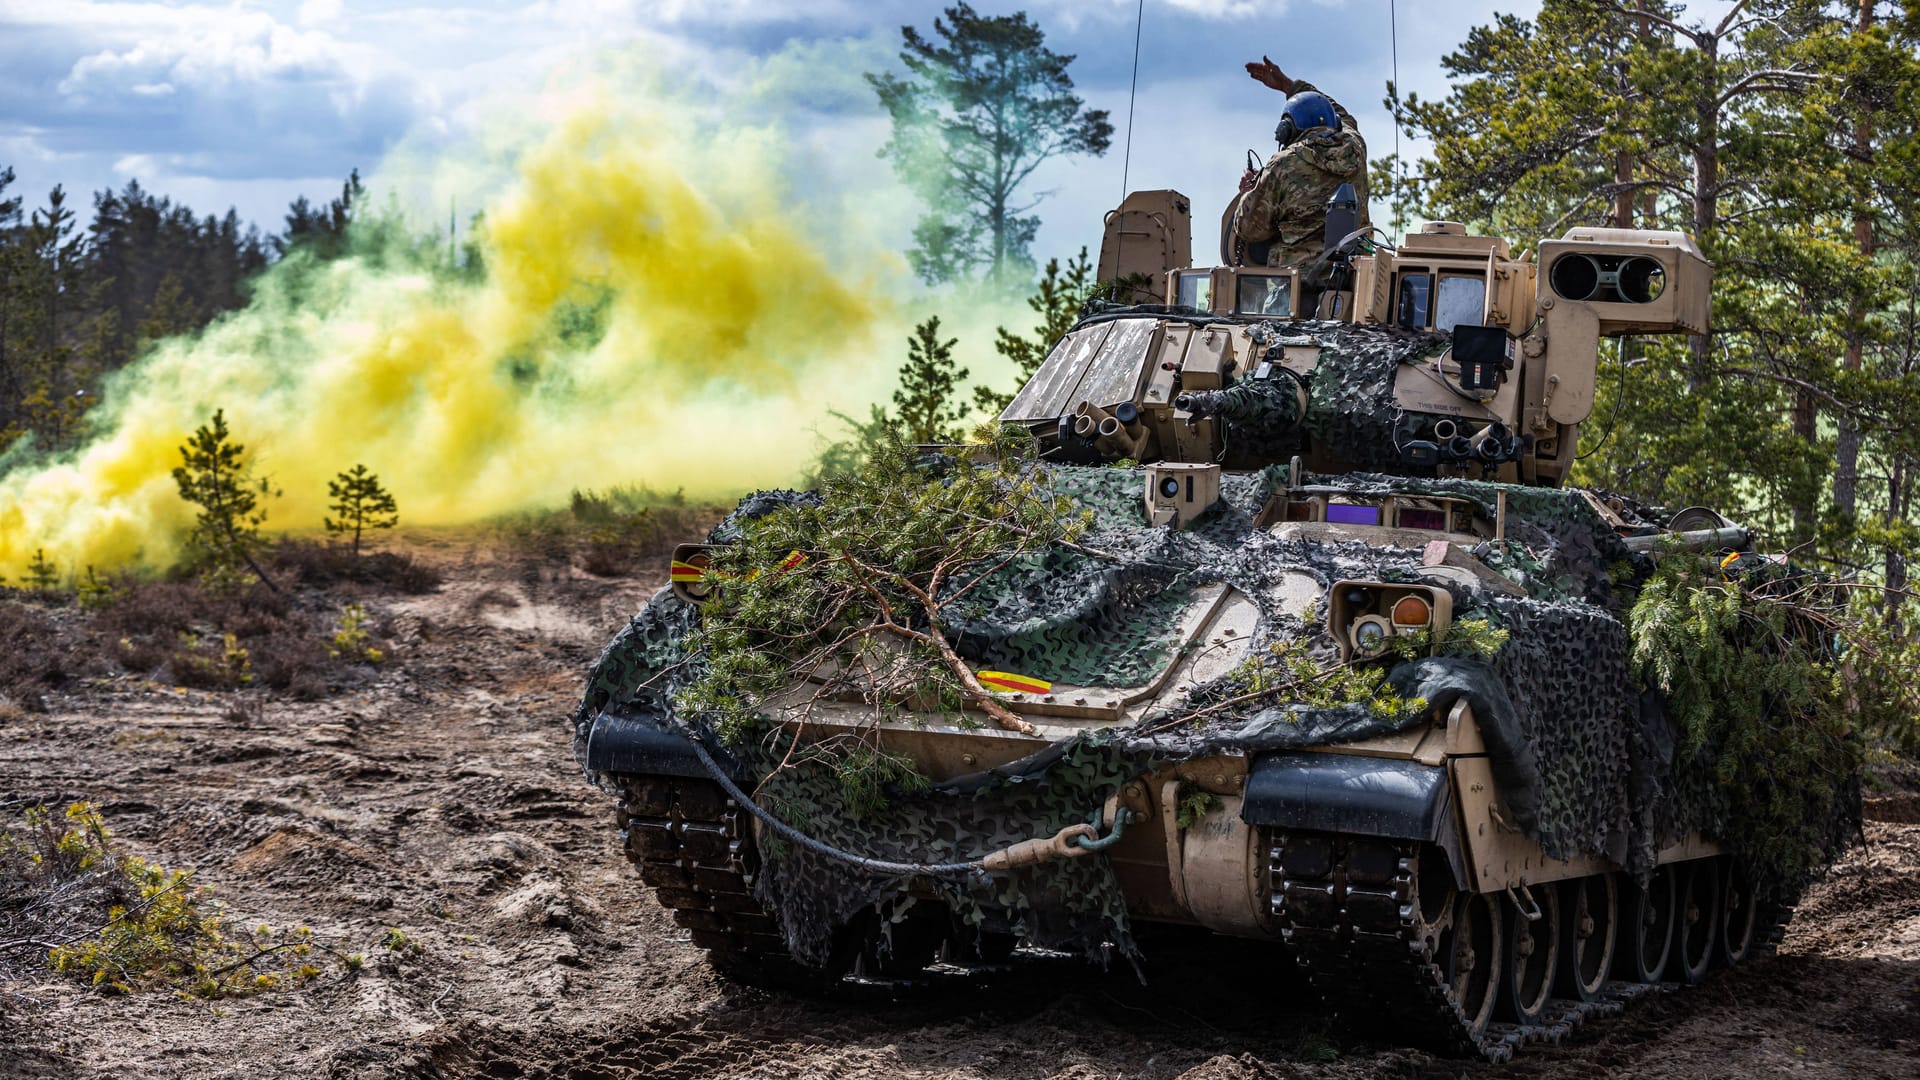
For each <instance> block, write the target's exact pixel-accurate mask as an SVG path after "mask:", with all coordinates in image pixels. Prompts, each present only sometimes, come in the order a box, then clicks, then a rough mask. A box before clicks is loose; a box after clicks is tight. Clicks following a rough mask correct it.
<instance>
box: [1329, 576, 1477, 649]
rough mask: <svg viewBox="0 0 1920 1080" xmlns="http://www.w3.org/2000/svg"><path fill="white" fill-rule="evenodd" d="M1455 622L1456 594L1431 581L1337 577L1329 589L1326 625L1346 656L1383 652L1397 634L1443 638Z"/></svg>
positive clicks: (1391, 643)
mask: <svg viewBox="0 0 1920 1080" xmlns="http://www.w3.org/2000/svg"><path fill="white" fill-rule="evenodd" d="M1452 622H1453V594H1451V593H1449V592H1447V590H1445V589H1442V588H1437V587H1435V586H1432V585H1408V584H1405V583H1402V582H1388V581H1336V582H1334V584H1333V588H1332V589H1331V590H1330V591H1329V603H1328V604H1327V630H1328V631H1329V632H1330V633H1332V634H1333V640H1334V641H1336V642H1338V643H1339V645H1340V655H1341V658H1342V659H1345V660H1372V659H1375V658H1377V657H1380V656H1384V655H1386V654H1387V652H1388V651H1389V650H1391V649H1392V648H1393V644H1394V639H1395V638H1398V637H1404V636H1408V635H1412V634H1421V633H1424V634H1427V635H1429V636H1430V637H1433V638H1439V637H1441V636H1442V635H1444V634H1445V633H1446V630H1447V627H1448V626H1450V625H1451V624H1452Z"/></svg>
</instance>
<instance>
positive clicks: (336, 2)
mask: <svg viewBox="0 0 1920 1080" xmlns="http://www.w3.org/2000/svg"><path fill="white" fill-rule="evenodd" d="M340 14H341V4H340V0H302V3H301V4H300V14H299V15H298V16H296V18H297V19H298V20H299V22H300V25H301V26H321V25H324V24H326V23H331V22H337V21H338V20H339V18H340Z"/></svg>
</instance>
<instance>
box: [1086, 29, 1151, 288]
mask: <svg viewBox="0 0 1920 1080" xmlns="http://www.w3.org/2000/svg"><path fill="white" fill-rule="evenodd" d="M1146 13H1147V0H1140V5H1139V6H1138V7H1136V8H1135V9H1134V12H1133V81H1132V82H1130V83H1128V84H1127V148H1126V149H1125V150H1124V151H1122V152H1121V154H1120V202H1121V205H1125V204H1126V201H1127V169H1128V168H1129V167H1130V166H1131V165H1132V164H1133V97H1134V94H1135V93H1136V92H1137V91H1138V90H1139V89H1140V25H1141V22H1142V21H1143V19H1144V18H1145V16H1146ZM1126 246H1127V228H1126V225H1125V223H1124V222H1123V223H1122V224H1121V226H1120V235H1119V236H1117V237H1115V238H1114V241H1113V280H1114V283H1115V285H1114V290H1113V292H1114V295H1113V299H1114V300H1115V301H1118V300H1119V299H1120V289H1119V281H1120V252H1121V251H1122V249H1124V248H1125V247H1126ZM1098 273H1099V272H1098V271H1097V270H1096V271H1095V276H1096V277H1097V276H1098ZM1096 284H1097V282H1096Z"/></svg>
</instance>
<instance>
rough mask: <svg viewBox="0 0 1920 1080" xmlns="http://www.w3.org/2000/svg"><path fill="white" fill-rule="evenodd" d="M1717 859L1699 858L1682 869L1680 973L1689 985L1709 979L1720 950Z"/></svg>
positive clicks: (1678, 917) (1678, 920) (1679, 892)
mask: <svg viewBox="0 0 1920 1080" xmlns="http://www.w3.org/2000/svg"><path fill="white" fill-rule="evenodd" d="M1717 862H1718V860H1716V859H1695V860H1693V861H1692V862H1689V863H1686V864H1685V865H1683V866H1682V867H1681V868H1680V872H1679V875H1678V880H1679V881H1680V888H1679V889H1678V890H1677V895H1678V897H1679V904H1678V911H1677V913H1676V917H1675V919H1674V929H1675V931H1676V932H1677V934H1678V937H1679V942H1678V948H1677V949H1676V950H1675V951H1676V954H1677V955H1676V959H1678V960H1679V962H1680V970H1679V972H1678V974H1679V975H1680V977H1681V978H1683V979H1685V980H1686V981H1687V982H1689V983H1698V982H1702V981H1704V980H1705V979H1706V977H1707V975H1708V973H1709V972H1711V971H1712V970H1713V960H1714V956H1715V954H1716V952H1717V951H1718V950H1719V948H1720V941H1719V939H1720V871H1719V867H1718V866H1717V865H1716V863H1717Z"/></svg>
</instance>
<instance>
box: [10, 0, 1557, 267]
mask: <svg viewBox="0 0 1920 1080" xmlns="http://www.w3.org/2000/svg"><path fill="white" fill-rule="evenodd" d="M941 6H942V5H941V4H940V3H937V2H907V0H467V2H461V3H433V2H428V0H223V2H199V0H163V2H147V3H135V2H126V0H118V2H105V0H0V73H4V74H3V75H0V167H6V166H8V165H11V166H12V167H13V168H14V169H15V171H16V172H17V173H18V175H19V189H20V190H22V191H24V193H26V194H27V195H29V197H30V200H32V201H38V200H39V199H40V197H41V196H42V195H44V192H45V190H46V189H47V188H48V187H50V186H51V185H53V184H54V183H64V184H65V185H66V186H67V187H68V189H69V190H70V191H71V192H75V193H82V192H85V193H91V192H93V191H95V190H98V189H100V188H103V187H109V186H112V187H119V186H121V185H123V184H125V183H126V181H128V180H130V179H138V180H139V181H140V183H141V184H143V185H145V186H147V187H148V188H150V189H151V190H155V191H158V192H161V193H163V194H167V195H170V196H173V197H174V198H176V199H180V200H183V201H185V202H186V203H188V204H189V205H191V206H193V207H194V208H195V209H196V210H198V211H200V212H201V213H207V212H219V211H224V210H225V208H226V207H228V206H235V207H237V208H238V209H239V211H240V214H241V215H242V216H243V217H245V218H247V219H250V220H253V221H255V222H258V223H259V224H261V225H262V227H263V228H268V229H274V228H278V227H279V225H280V222H281V216H282V214H283V213H284V210H285V206H286V204H287V202H289V201H290V200H291V199H292V198H293V197H294V196H295V195H298V194H302V193H305V194H307V195H309V196H313V197H316V198H325V197H328V196H330V195H331V194H333V193H335V192H337V190H338V188H339V184H340V179H341V178H342V177H343V176H344V175H345V174H346V173H347V171H348V170H349V169H352V168H356V167H357V168H360V169H361V170H362V171H363V172H377V170H378V166H379V163H380V162H381V160H382V159H383V157H385V156H386V154H387V153H388V151H389V150H390V149H391V148H393V147H394V146H396V145H398V144H400V143H401V142H402V141H403V140H405V141H406V142H407V143H408V144H409V145H411V146H416V147H417V146H422V145H425V146H431V145H433V144H434V143H435V142H436V141H446V142H453V141H457V140H459V139H460V138H462V137H463V134H464V133H467V132H469V131H470V130H471V129H472V128H473V127H474V126H475V125H476V124H480V123H483V122H484V120H485V117H486V114H487V112H488V110H489V109H490V108H492V107H493V104H494V103H496V102H498V101H499V99H500V95H501V94H502V92H503V90H510V89H511V88H514V87H522V86H524V87H534V86H538V85H540V84H542V83H543V81H545V80H548V79H549V78H551V77H552V75H553V73H554V72H556V71H565V70H566V69H567V68H568V67H569V65H573V64H578V63H580V62H581V60H582V58H583V57H585V56H588V55H591V54H593V53H595V52H598V53H600V54H602V55H604V54H605V53H606V52H607V51H609V50H612V51H616V52H618V53H619V54H621V55H622V56H623V58H625V59H627V60H629V61H631V62H635V63H640V64H644V65H647V66H650V67H656V68H658V69H659V70H660V71H661V72H663V73H665V74H666V75H667V77H668V78H669V79H670V80H672V81H673V82H675V83H677V84H680V85H684V86H691V87H699V86H716V87H727V86H737V85H738V84H739V83H740V82H741V81H742V80H749V81H751V80H756V79H757V80H759V81H760V83H761V85H762V86H763V87H766V86H771V87H774V88H775V89H776V90H777V92H778V93H779V95H780V112H781V113H782V120H783V122H784V123H786V124H787V126H788V129H789V130H791V132H792V134H793V138H795V139H796V140H798V141H803V142H808V143H810V144H812V145H813V146H814V147H815V149H816V152H818V151H819V149H820V148H829V149H830V150H831V152H832V153H835V154H838V155H840V156H841V157H842V158H843V159H844V161H843V165H842V167H843V168H844V169H847V170H859V169H867V168H879V167H882V166H880V164H879V163H877V162H874V161H873V159H872V158H871V156H870V155H871V152H872V148H873V147H874V146H875V145H877V143H878V141H879V140H881V139H883V138H884V137H885V123H884V120H883V119H882V117H881V116H880V114H879V112H878V108H877V106H876V105H875V104H874V103H873V101H872V99H871V95H870V94H868V93H866V92H865V89H864V87H863V86H862V85H861V84H860V83H859V82H858V80H857V74H858V72H857V71H856V70H853V69H854V68H856V67H861V66H863V63H865V62H870V63H871V64H874V65H879V64H885V63H888V62H889V61H890V60H891V57H892V55H893V53H894V52H895V51H896V49H897V45H898V40H899V28H900V26H901V25H902V24H908V23H910V24H913V25H916V26H918V27H921V28H922V29H923V30H924V29H928V28H930V26H931V23H932V21H933V19H934V18H935V17H936V16H937V14H938V13H939V10H940V8H941ZM976 7H977V9H978V10H980V11H982V12H983V13H990V14H998V13H1005V12H1010V11H1013V10H1019V9H1022V8H1024V9H1025V10H1027V11H1028V12H1029V13H1031V14H1032V15H1033V17H1034V18H1035V19H1036V21H1038V22H1039V24H1040V25H1041V27H1042V28H1043V29H1044V30H1045V31H1046V33H1047V38H1048V44H1049V46H1051V47H1052V48H1054V49H1056V50H1058V51H1061V52H1066V53H1071V54H1074V55H1075V56H1077V57H1078V59H1076V60H1075V61H1074V64H1073V67H1072V69H1071V72H1072V74H1073V77H1074V79H1075V81H1076V83H1077V85H1078V88H1079V90H1080V92H1081V93H1082V94H1083V95H1084V96H1085V97H1086V99H1087V101H1088V103H1089V104H1090V105H1092V106H1093V107H1096V108H1105V109H1109V110H1111V112H1112V114H1113V120H1114V123H1115V126H1116V128H1118V131H1117V132H1116V135H1115V140H1114V147H1113V150H1112V151H1111V152H1110V153H1109V154H1108V155H1107V156H1106V157H1104V158H1101V159H1097V160H1090V159H1078V160H1073V161H1061V162H1055V163H1053V164H1052V165H1050V166H1049V167H1047V168H1045V169H1043V170H1042V171H1041V172H1040V173H1039V174H1038V175H1037V176H1036V181H1037V183H1036V188H1037V189H1039V190H1043V191H1047V192H1050V193H1051V194H1050V196H1049V199H1048V201H1047V202H1046V203H1044V204H1043V205H1042V207H1041V210H1040V213H1041V215H1042V217H1043V220H1044V225H1043V226H1042V230H1041V233H1040V237H1039V240H1038V242H1037V244H1036V245H1035V250H1036V253H1037V254H1040V255H1041V256H1043V257H1044V256H1045V255H1047V254H1050V253H1055V252H1070V251H1072V250H1073V249H1074V248H1076V247H1077V246H1078V245H1080V244H1083V243H1085V244H1088V245H1090V246H1094V247H1097V246H1098V242H1099V217H1100V214H1101V213H1102V212H1103V211H1104V210H1105V209H1107V208H1110V207H1112V206H1113V205H1114V204H1115V202H1116V201H1117V200H1118V198H1119V196H1120V194H1121V191H1122V180H1121V174H1122V165H1123V161H1122V158H1123V149H1124V142H1125V138H1126V124H1127V101H1128V82H1129V78H1130V75H1131V69H1132V62H1133V46H1134V17H1135V0H1026V2H1025V3H998V2H992V0H983V2H980V3H977V4H976ZM1536 7H1537V3H1535V2H1533V0H1448V2H1444V3H1443V2H1439V0H1399V3H1398V12H1397V18H1398V30H1399V33H1398V42H1399V69H1400V81H1401V84H1402V85H1403V86H1404V87H1406V88H1408V89H1411V90H1414V91H1416V92H1419V93H1421V94H1422V95H1423V96H1433V95H1437V94H1439V93H1443V92H1444V89H1445V83H1444V79H1443V76H1442V73H1441V70H1440V65H1439V58H1440V56H1441V55H1443V54H1444V53H1445V52H1447V51H1448V50H1449V49H1451V48H1453V47H1454V46H1455V45H1457V44H1458V43H1459V42H1460V41H1461V40H1462V38H1463V37H1464V36H1465V33H1466V31H1467V29H1468V28H1469V27H1471V26H1473V25H1476V24H1480V23H1484V22H1487V21H1488V20H1489V19H1490V18H1491V16H1492V13H1493V12H1494V11H1496V10H1497V11H1513V12H1518V13H1521V14H1530V13H1531V11H1532V10H1533V9H1534V8H1536ZM1390 14H1391V13H1390V10H1389V0H1147V2H1146V4H1145V14H1144V31H1143V34H1142V43H1141V52H1140V70H1139V90H1138V103H1137V106H1136V109H1135V116H1134V122H1133V146H1132V153H1131V159H1130V161H1131V164H1130V166H1129V169H1128V177H1127V182H1128V186H1130V187H1132V188H1135V189H1144V188H1158V187H1172V188H1177V189H1179V190H1181V191H1183V192H1185V193H1187V194H1188V195H1189V196H1190V197H1192V199H1193V201H1194V210H1195V223H1196V227H1195V230H1194V231H1195V240H1196V243H1195V249H1194V250H1195V257H1196V259H1202V260H1204V259H1206V258H1207V257H1208V254H1209V253H1210V251H1209V249H1210V241H1209V240H1208V238H1209V237H1210V236H1211V234H1212V232H1213V229H1214V228H1215V227H1216V225H1217V222H1218V218H1219V214H1220V211H1221V208H1222V207H1223V206H1224V205H1225V202H1226V199H1227V198H1228V197H1230V195H1231V192H1232V188H1233V184H1234V181H1235V179H1236V176H1237V174H1238V172H1239V170H1240V167H1241V163H1242V161H1243V159H1244V158H1245V151H1246V150H1247V149H1248V148H1253V149H1257V150H1259V151H1261V152H1262V153H1265V152H1268V151H1270V150H1271V148H1272V135H1271V133H1272V129H1273V124H1274V120H1275V118H1276V115H1277V109H1278V106H1279V104H1280V100H1281V99H1280V97H1279V95H1277V94H1274V93H1273V92H1271V91H1269V90H1266V89H1264V88H1262V87H1260V86H1258V85H1257V84H1255V83H1253V82H1252V81H1251V80H1249V79H1248V78H1247V77H1246V75H1245V73H1244V72H1243V71H1242V69H1241V64H1242V63H1243V62H1244V61H1246V60H1251V59H1255V58H1257V57H1258V56H1259V55H1260V54H1261V53H1263V52H1264V53H1266V54H1268V55H1270V56H1272V57H1273V59H1274V60H1275V61H1276V62H1278V63H1279V64H1280V65H1281V67H1283V68H1284V69H1285V70H1286V71H1287V72H1288V73H1289V74H1292V75H1296V76H1299V77H1304V78H1308V79H1311V80H1312V81H1313V82H1315V83H1316V84H1318V85H1319V86H1320V87H1321V88H1322V89H1325V90H1326V91H1328V92H1329V93H1332V94H1333V95H1334V96H1336V97H1337V98H1339V99H1340V101H1341V102H1342V103H1343V104H1345V105H1346V106H1347V107H1348V108H1349V109H1351V110H1352V111H1353V112H1354V113H1355V114H1357V115H1358V116H1359V117H1360V121H1361V124H1362V129H1363V131H1364V132H1365V134H1366V137H1367V140H1368V145H1369V148H1370V150H1371V152H1372V153H1373V154H1374V155H1375V156H1379V155H1381V154H1384V153H1387V152H1389V151H1390V150H1391V149H1392V146H1393V139H1394V131H1393V127H1392V124H1391V123H1390V122H1389V121H1388V119H1387V116H1386V113H1385V110H1384V109H1383V107H1382V106H1381V103H1380V102H1381V98H1382V96H1383V94H1384V91H1385V85H1386V82H1387V79H1388V78H1389V77H1390V73H1391V71H1392V66H1393V59H1392V51H1391V49H1392V44H1393V43H1392V40H1391V36H1390V34H1389V20H1390ZM763 100H765V99H764V98H763ZM1407 149H1408V151H1409V154H1411V153H1414V152H1417V151H1418V150H1419V149H1420V148H1419V147H1418V146H1417V145H1414V144H1412V143H1408V144H1407ZM76 201H79V200H76Z"/></svg>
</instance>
